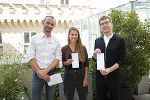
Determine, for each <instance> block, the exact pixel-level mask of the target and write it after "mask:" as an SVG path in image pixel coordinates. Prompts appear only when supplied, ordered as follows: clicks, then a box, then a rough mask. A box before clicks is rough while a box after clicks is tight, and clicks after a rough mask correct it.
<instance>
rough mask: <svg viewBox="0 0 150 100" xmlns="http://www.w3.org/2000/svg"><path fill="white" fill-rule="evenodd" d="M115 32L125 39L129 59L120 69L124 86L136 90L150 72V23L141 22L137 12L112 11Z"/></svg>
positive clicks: (146, 21)
mask: <svg viewBox="0 0 150 100" xmlns="http://www.w3.org/2000/svg"><path fill="white" fill-rule="evenodd" d="M109 15H110V16H111V17H112V20H113V25H114V28H113V31H114V33H116V34H119V35H121V36H123V37H124V39H125V41H126V51H127V58H126V63H125V65H124V66H121V67H120V71H121V76H122V86H123V87H131V88H134V87H136V86H137V85H138V83H139V82H140V80H141V79H142V77H143V76H145V75H148V74H149V70H150V61H149V58H150V27H149V26H150V22H148V20H145V22H141V21H140V20H139V17H138V14H137V13H136V12H135V11H131V12H122V11H118V10H112V12H111V13H110V14H109Z"/></svg>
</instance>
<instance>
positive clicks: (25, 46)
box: [24, 45, 28, 55]
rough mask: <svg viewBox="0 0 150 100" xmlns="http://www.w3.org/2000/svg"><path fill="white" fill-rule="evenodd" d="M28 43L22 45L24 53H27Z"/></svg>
mask: <svg viewBox="0 0 150 100" xmlns="http://www.w3.org/2000/svg"><path fill="white" fill-rule="evenodd" d="M27 49H28V45H24V54H25V55H26V54H27Z"/></svg>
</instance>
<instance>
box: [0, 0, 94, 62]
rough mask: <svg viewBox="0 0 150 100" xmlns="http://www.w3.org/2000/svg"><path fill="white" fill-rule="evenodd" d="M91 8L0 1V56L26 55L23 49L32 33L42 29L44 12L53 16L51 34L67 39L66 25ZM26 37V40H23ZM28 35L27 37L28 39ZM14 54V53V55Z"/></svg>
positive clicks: (63, 41)
mask: <svg viewBox="0 0 150 100" xmlns="http://www.w3.org/2000/svg"><path fill="white" fill-rule="evenodd" d="M94 10H95V8H90V7H89V6H78V5H72V6H69V5H67V4H62V5H61V6H60V5H59V3H58V4H57V5H49V6H47V5H45V4H31V3H28V4H24V3H18V4H17V3H16V2H14V3H7V2H5V3H4V2H1V1H0V35H1V40H2V43H0V56H2V58H3V59H14V58H18V57H26V56H25V55H26V49H27V46H28V44H29V43H28V42H29V41H30V39H31V35H32V33H36V34H39V33H41V31H42V21H43V19H44V18H45V16H47V15H52V16H54V17H55V18H56V27H55V29H54V31H53V35H55V37H56V38H57V39H59V40H60V41H61V45H62V46H63V45H65V44H66V42H67V33H68V30H67V29H68V26H69V25H70V24H71V23H72V22H74V21H75V20H79V19H82V18H85V17H88V16H91V15H93V14H94ZM26 38H27V40H26ZM28 39H29V41H28ZM16 56H17V57H16Z"/></svg>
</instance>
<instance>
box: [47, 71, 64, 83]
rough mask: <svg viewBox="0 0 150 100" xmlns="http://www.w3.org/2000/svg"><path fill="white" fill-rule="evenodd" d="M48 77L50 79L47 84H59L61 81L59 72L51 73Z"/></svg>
mask: <svg viewBox="0 0 150 100" xmlns="http://www.w3.org/2000/svg"><path fill="white" fill-rule="evenodd" d="M49 77H50V81H49V82H48V85H49V86H52V85H56V84H59V83H62V82H63V80H62V77H61V74H60V73H57V74H53V75H51V76H49Z"/></svg>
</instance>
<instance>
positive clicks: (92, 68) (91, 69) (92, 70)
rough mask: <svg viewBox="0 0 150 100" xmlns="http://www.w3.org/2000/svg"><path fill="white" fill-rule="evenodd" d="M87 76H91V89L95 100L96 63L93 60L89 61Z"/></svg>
mask: <svg viewBox="0 0 150 100" xmlns="http://www.w3.org/2000/svg"><path fill="white" fill-rule="evenodd" d="M89 65H90V67H89V74H91V75H92V87H93V100H96V95H97V91H96V76H95V75H96V62H95V61H94V60H93V59H90V61H89Z"/></svg>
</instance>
